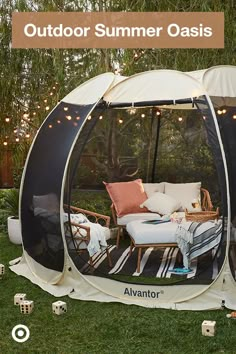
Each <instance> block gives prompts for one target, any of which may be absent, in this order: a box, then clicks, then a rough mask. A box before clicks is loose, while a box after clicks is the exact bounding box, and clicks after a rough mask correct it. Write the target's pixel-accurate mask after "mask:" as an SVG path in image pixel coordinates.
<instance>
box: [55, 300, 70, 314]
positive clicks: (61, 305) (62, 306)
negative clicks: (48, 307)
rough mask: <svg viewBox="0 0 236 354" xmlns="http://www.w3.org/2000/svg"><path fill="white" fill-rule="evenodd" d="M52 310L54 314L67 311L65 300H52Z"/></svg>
mask: <svg viewBox="0 0 236 354" xmlns="http://www.w3.org/2000/svg"><path fill="white" fill-rule="evenodd" d="M52 312H53V313H55V314H56V315H62V314H63V313H65V312H67V305H66V302H63V301H56V302H53V303H52Z"/></svg>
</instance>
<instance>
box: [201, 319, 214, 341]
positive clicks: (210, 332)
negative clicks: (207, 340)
mask: <svg viewBox="0 0 236 354" xmlns="http://www.w3.org/2000/svg"><path fill="white" fill-rule="evenodd" d="M215 331H216V321H203V322H202V334H203V336H209V337H213V336H214V335H215Z"/></svg>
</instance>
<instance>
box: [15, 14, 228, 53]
mask: <svg viewBox="0 0 236 354" xmlns="http://www.w3.org/2000/svg"><path fill="white" fill-rule="evenodd" d="M12 46H13V48H224V13H223V12H14V13H13V14H12Z"/></svg>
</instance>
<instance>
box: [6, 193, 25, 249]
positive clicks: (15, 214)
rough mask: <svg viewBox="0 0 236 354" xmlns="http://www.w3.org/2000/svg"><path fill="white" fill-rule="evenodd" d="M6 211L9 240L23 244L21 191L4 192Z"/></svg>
mask: <svg viewBox="0 0 236 354" xmlns="http://www.w3.org/2000/svg"><path fill="white" fill-rule="evenodd" d="M3 199H4V209H5V211H6V213H7V215H8V218H7V229H8V235H9V239H10V241H11V242H12V243H15V244H17V245H20V244H21V243H22V236H21V226H20V220H19V190H18V189H14V188H13V189H8V190H6V191H4V196H3Z"/></svg>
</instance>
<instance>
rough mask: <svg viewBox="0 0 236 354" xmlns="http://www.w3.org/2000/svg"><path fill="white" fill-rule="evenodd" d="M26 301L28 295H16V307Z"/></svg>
mask: <svg viewBox="0 0 236 354" xmlns="http://www.w3.org/2000/svg"><path fill="white" fill-rule="evenodd" d="M24 300H26V294H16V295H15V296H14V305H20V304H21V302H22V301H24Z"/></svg>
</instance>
